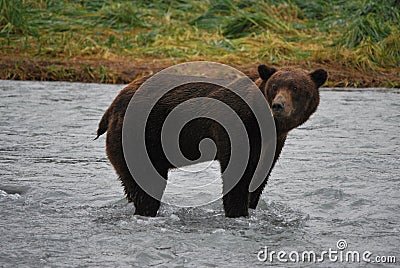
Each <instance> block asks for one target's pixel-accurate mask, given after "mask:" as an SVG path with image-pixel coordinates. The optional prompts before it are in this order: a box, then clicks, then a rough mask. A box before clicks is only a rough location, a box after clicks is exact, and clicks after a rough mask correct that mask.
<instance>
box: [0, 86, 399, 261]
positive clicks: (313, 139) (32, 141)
mask: <svg viewBox="0 0 400 268" xmlns="http://www.w3.org/2000/svg"><path fill="white" fill-rule="evenodd" d="M121 88H122V86H121V85H117V86H116V85H100V84H81V83H60V82H54V83H51V82H20V81H0V114H1V121H0V141H1V143H0V176H1V180H0V215H1V216H0V228H1V229H0V266H4V267H16V266H29V267H38V266H51V267H54V266H138V267H145V266H156V267H176V266H179V267H221V266H225V267H251V266H256V265H260V266H267V265H275V266H277V267H286V266H288V265H289V263H279V262H278V261H277V260H276V259H275V260H274V262H273V263H272V264H271V263H269V262H268V261H267V262H260V261H259V260H258V259H257V255H258V253H259V251H260V250H261V249H263V248H264V247H265V246H267V247H268V249H269V250H274V251H280V250H284V251H286V252H290V251H298V252H300V253H301V252H302V251H310V250H312V251H315V252H316V253H317V256H320V255H321V252H322V251H323V250H328V249H329V248H332V249H334V250H337V246H336V243H337V241H338V240H339V239H345V240H346V242H347V249H346V250H358V251H360V252H363V251H366V250H368V251H371V252H372V253H373V255H372V256H377V255H381V256H396V257H397V262H399V261H400V260H399V259H400V252H399V249H400V234H399V231H400V168H399V162H400V161H399V160H400V139H399V135H400V131H399V130H400V128H399V125H400V124H399V123H400V94H399V93H400V91H399V90H361V91H357V90H348V91H347V90H346V91H341V90H333V89H324V90H323V91H322V92H321V104H320V107H319V110H318V111H317V113H316V114H315V115H314V116H312V118H311V119H310V120H309V121H308V122H307V123H306V124H305V125H303V126H301V127H300V128H298V129H296V130H294V131H292V132H291V133H290V135H289V138H288V140H287V143H286V146H285V148H284V150H283V153H282V155H281V158H280V160H279V162H278V163H277V165H276V168H275V169H274V171H273V173H272V175H271V178H270V181H269V183H268V186H267V188H266V191H265V192H264V194H263V200H262V201H261V203H260V204H259V207H258V208H257V210H254V211H251V216H250V217H249V218H239V219H226V218H225V217H224V216H223V210H222V202H216V203H214V204H211V205H207V206H205V207H200V208H176V207H171V206H167V205H164V206H162V208H161V210H160V213H159V216H158V217H156V218H144V217H139V216H133V215H132V214H133V211H134V207H133V205H131V204H127V203H126V201H125V199H124V198H123V192H122V187H121V186H120V183H119V182H118V180H117V176H116V174H115V173H114V170H113V168H112V166H111V165H110V164H109V162H108V160H107V158H106V155H105V139H104V137H101V138H100V139H99V140H97V141H93V138H94V137H95V132H96V129H97V123H98V121H99V119H100V118H101V116H102V114H103V112H104V110H105V109H106V108H107V107H108V105H109V104H110V102H111V101H112V99H113V98H114V96H115V95H116V94H117V92H118V91H119V90H120V89H121ZM207 172H208V173H207ZM218 172H219V167H218V165H217V163H213V164H212V165H211V167H210V169H208V170H206V171H205V173H200V174H199V176H208V175H209V176H218ZM172 174H173V175H172V176H175V178H178V179H179V176H184V175H183V174H180V173H179V172H176V171H175V172H174V173H172ZM204 194H206V193H204ZM306 264H308V263H303V264H301V265H306ZM294 265H299V264H294ZM319 265H320V267H327V266H328V267H331V266H337V267H343V266H349V267H350V266H353V265H354V263H344V262H342V263H340V262H338V261H337V262H329V260H327V259H325V262H324V263H323V264H319ZM358 265H361V266H363V265H362V263H360V264H358ZM372 266H373V265H372Z"/></svg>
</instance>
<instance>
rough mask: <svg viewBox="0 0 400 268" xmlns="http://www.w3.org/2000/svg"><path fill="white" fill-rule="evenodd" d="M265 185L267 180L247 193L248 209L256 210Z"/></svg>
mask: <svg viewBox="0 0 400 268" xmlns="http://www.w3.org/2000/svg"><path fill="white" fill-rule="evenodd" d="M266 184H267V179H265V180H264V182H263V183H262V184H261V185H260V186H259V187H258V188H257V189H256V190H255V191H254V192H251V193H249V208H251V209H256V207H257V205H258V201H260V197H261V194H262V192H263V190H264V188H265V185H266Z"/></svg>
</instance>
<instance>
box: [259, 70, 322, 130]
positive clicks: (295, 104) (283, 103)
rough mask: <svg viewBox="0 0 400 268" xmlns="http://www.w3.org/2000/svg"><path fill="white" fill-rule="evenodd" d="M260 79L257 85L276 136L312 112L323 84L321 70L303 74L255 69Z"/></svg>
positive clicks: (294, 125) (314, 109)
mask: <svg viewBox="0 0 400 268" xmlns="http://www.w3.org/2000/svg"><path fill="white" fill-rule="evenodd" d="M258 73H259V76H260V78H261V79H262V81H261V83H260V84H259V87H260V89H261V90H262V92H263V94H264V96H265V98H266V99H267V101H268V103H269V105H270V107H271V109H272V113H273V115H274V119H275V125H276V128H277V132H278V133H283V132H287V131H289V130H291V129H293V128H295V127H297V126H299V125H301V124H303V123H304V122H305V121H307V119H308V118H309V117H310V116H311V115H312V114H313V113H314V112H315V111H316V109H317V107H318V104H319V87H321V86H322V85H323V84H324V83H325V82H326V80H327V77H328V75H327V72H326V71H325V70H323V69H318V70H315V71H313V72H311V73H307V72H305V71H304V70H302V69H297V68H291V67H287V68H280V69H275V68H273V67H268V66H266V65H260V66H258Z"/></svg>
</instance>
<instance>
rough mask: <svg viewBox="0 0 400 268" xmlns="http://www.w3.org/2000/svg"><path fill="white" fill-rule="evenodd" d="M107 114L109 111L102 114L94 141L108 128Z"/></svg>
mask: <svg viewBox="0 0 400 268" xmlns="http://www.w3.org/2000/svg"><path fill="white" fill-rule="evenodd" d="M108 114H109V109H107V111H106V112H105V113H104V114H103V117H102V118H101V120H100V123H99V128H98V129H97V137H96V138H95V139H94V140H97V139H98V138H99V137H100V136H101V135H103V134H104V133H106V131H107V128H108Z"/></svg>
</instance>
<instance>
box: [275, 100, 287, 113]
mask: <svg viewBox="0 0 400 268" xmlns="http://www.w3.org/2000/svg"><path fill="white" fill-rule="evenodd" d="M284 108H285V103H284V102H283V101H276V102H273V103H272V112H273V113H274V114H280V113H281V112H282V111H283V109H284Z"/></svg>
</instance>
